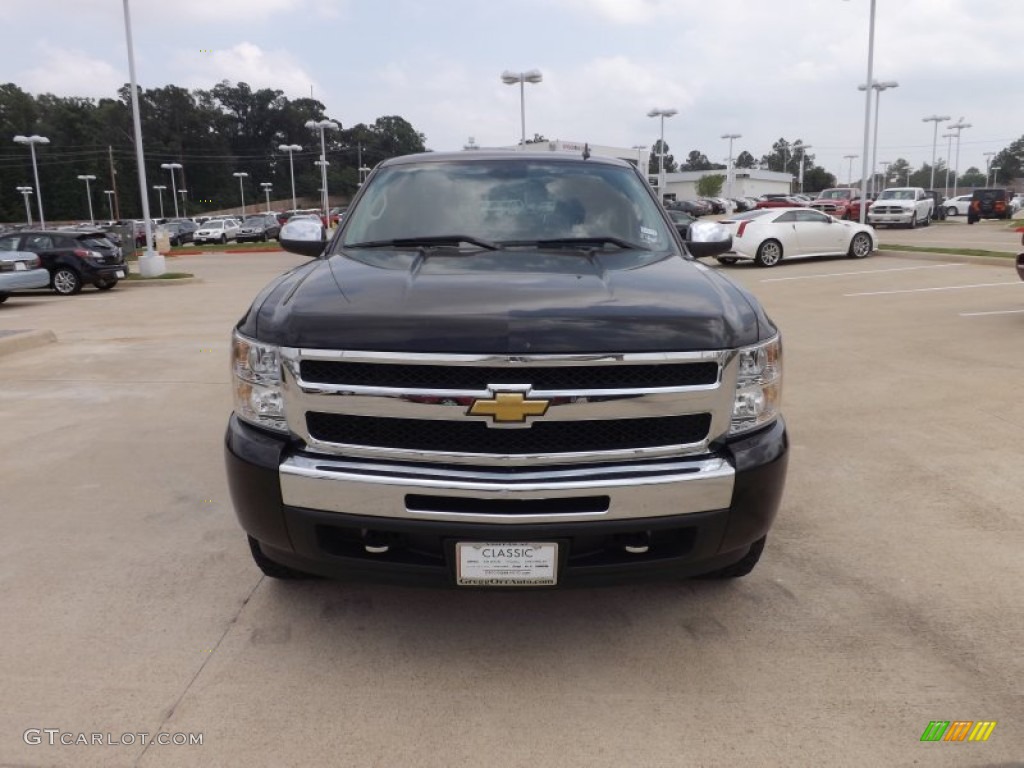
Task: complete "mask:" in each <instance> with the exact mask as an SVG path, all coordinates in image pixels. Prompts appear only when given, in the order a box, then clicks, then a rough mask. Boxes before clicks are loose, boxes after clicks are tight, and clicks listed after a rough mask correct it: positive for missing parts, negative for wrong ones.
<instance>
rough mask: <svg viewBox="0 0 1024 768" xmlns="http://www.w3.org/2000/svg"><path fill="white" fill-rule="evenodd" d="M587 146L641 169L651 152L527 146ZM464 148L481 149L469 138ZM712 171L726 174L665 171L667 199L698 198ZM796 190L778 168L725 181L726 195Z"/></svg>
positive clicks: (745, 171)
mask: <svg viewBox="0 0 1024 768" xmlns="http://www.w3.org/2000/svg"><path fill="white" fill-rule="evenodd" d="M519 148H520V145H519V144H515V145H513V146H510V147H500V149H519ZM584 148H586V149H588V150H589V151H590V154H591V155H593V156H595V157H617V158H618V159H620V160H625V161H626V162H628V163H632V164H633V165H635V166H637V167H639V168H647V167H649V165H648V164H649V162H650V157H651V152H650V150H649V149H646V148H640V149H637V148H634V147H610V146H605V145H601V144H587V143H586V142H582V141H562V140H561V139H557V140H554V141H539V142H534V143H530V144H527V145H526V149H527V151H530V152H544V151H545V150H547V151H550V152H572V153H574V154H579V153H582V152H583V150H584ZM465 149H481V147H478V146H477V145H475V144H474V143H473V140H472V139H470V141H469V144H467V145H466V146H465ZM710 174H719V175H722V176H724V175H726V172H725V170H724V169H722V170H714V171H680V172H677V173H666V174H665V189H664V199H665V200H692V199H694V198H695V197H697V182H698V181H700V179H701V177H703V176H707V175H710ZM648 178H649V181H650V183H651V186H652V187H654V188H655V189H657V188H658V174H656V173H654V174H649V176H648ZM792 191H793V175H792V174H789V173H781V172H779V171H763V170H761V169H759V168H736V169H734V170H733V181H732V191H731V193H730V191H729V184H728V181H726V182H725V183H723V184H722V192H721V194H722V195H723V196H725V195H728V196H729V197H760V196H761V195H764V194H770V193H775V194H789V193H790V192H792Z"/></svg>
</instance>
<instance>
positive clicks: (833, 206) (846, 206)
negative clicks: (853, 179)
mask: <svg viewBox="0 0 1024 768" xmlns="http://www.w3.org/2000/svg"><path fill="white" fill-rule="evenodd" d="M808 207H810V208H814V209H815V210H818V211H821V212H822V213H827V214H828V215H829V216H835V217H836V218H837V219H845V220H847V221H849V220H854V221H856V220H858V219H860V190H859V189H853V188H851V187H837V188H834V189H824V190H822V191H821V192H819V193H818V197H817V199H816V200H812V201H811V202H810V203H808ZM868 207H869V208H870V207H871V204H870V203H868Z"/></svg>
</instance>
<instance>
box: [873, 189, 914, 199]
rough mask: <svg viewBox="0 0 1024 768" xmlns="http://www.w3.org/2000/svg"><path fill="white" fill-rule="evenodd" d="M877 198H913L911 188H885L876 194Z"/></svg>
mask: <svg viewBox="0 0 1024 768" xmlns="http://www.w3.org/2000/svg"><path fill="white" fill-rule="evenodd" d="M878 199H879V200H913V199H914V190H912V189H887V190H885V191H883V192H882V194H880V195H879V196H878Z"/></svg>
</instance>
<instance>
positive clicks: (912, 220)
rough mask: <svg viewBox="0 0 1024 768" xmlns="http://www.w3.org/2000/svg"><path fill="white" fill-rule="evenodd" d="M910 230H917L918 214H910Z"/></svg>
mask: <svg viewBox="0 0 1024 768" xmlns="http://www.w3.org/2000/svg"><path fill="white" fill-rule="evenodd" d="M910 228H911V229H917V212H916V211H915V212H914V213H912V214H910Z"/></svg>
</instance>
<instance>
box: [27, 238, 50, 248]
mask: <svg viewBox="0 0 1024 768" xmlns="http://www.w3.org/2000/svg"><path fill="white" fill-rule="evenodd" d="M25 248H26V249H27V250H30V251H45V250H48V249H50V248H53V240H52V239H51V238H50V236H49V235H29V236H28V237H27V238H25Z"/></svg>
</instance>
